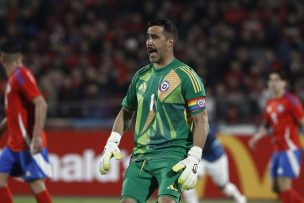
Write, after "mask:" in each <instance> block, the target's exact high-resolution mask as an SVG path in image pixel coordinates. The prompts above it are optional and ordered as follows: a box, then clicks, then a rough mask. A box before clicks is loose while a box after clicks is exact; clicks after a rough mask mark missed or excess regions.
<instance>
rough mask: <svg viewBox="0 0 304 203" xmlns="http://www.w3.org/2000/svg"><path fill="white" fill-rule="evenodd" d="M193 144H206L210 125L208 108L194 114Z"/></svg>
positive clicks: (200, 145) (201, 145) (199, 145)
mask: <svg viewBox="0 0 304 203" xmlns="http://www.w3.org/2000/svg"><path fill="white" fill-rule="evenodd" d="M192 120H193V124H194V127H193V146H197V147H200V148H202V147H203V146H204V145H205V142H206V139H207V135H208V131H209V125H208V114H207V111H206V110H203V111H202V112H200V113H198V114H196V115H193V116H192Z"/></svg>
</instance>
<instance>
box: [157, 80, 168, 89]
mask: <svg viewBox="0 0 304 203" xmlns="http://www.w3.org/2000/svg"><path fill="white" fill-rule="evenodd" d="M169 87H170V84H169V82H168V81H167V80H164V81H163V82H162V83H161V84H160V86H159V90H160V91H161V92H165V91H167V90H168V89H169Z"/></svg>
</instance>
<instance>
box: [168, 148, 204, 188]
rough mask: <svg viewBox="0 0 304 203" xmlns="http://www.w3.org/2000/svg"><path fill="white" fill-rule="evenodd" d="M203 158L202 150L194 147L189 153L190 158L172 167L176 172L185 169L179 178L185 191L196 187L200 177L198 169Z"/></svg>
mask: <svg viewBox="0 0 304 203" xmlns="http://www.w3.org/2000/svg"><path fill="white" fill-rule="evenodd" d="M201 158H202V148H200V147H197V146H193V147H192V148H191V149H190V150H189V152H188V157H187V158H186V159H184V160H181V161H180V162H178V163H177V164H175V165H174V166H173V167H172V170H173V171H175V172H178V171H180V170H182V169H184V171H183V172H182V174H181V175H180V176H179V178H178V183H179V184H181V185H182V189H183V190H190V189H193V188H194V187H195V185H196V182H197V176H198V175H197V168H198V164H199V162H200V160H201Z"/></svg>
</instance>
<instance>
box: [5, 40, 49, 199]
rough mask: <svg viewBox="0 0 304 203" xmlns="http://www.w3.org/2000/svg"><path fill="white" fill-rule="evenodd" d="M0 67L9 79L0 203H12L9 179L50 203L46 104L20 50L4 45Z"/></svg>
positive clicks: (13, 43)
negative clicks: (24, 184) (17, 179)
mask: <svg viewBox="0 0 304 203" xmlns="http://www.w3.org/2000/svg"><path fill="white" fill-rule="evenodd" d="M0 51H1V63H2V65H3V67H4V69H5V72H6V74H7V76H8V82H7V85H6V90H5V111H6V117H5V118H4V119H3V121H2V123H1V126H0V133H1V134H0V136H2V134H3V132H7V133H8V141H7V146H6V147H4V149H3V150H2V152H1V154H0V203H12V202H13V200H12V194H11V192H10V190H9V188H8V186H7V179H8V177H9V176H10V175H11V176H21V177H22V178H23V180H24V181H26V182H28V183H29V185H30V187H31V189H32V192H33V194H34V195H35V197H36V200H37V202H38V203H51V202H52V201H51V198H50V194H49V193H48V190H47V188H46V186H45V183H44V179H45V178H46V177H47V176H50V175H51V168H50V165H49V162H48V153H47V148H46V136H45V132H44V131H43V128H44V124H45V119H46V112H47V104H46V102H45V100H44V99H43V97H42V96H41V94H40V91H39V89H38V87H37V84H36V81H35V78H34V77H33V75H32V73H31V72H30V71H29V70H28V69H27V68H26V67H25V66H24V65H23V64H22V54H21V49H20V46H19V45H18V44H17V43H15V42H13V41H10V42H6V43H4V44H3V45H2V46H1V50H0Z"/></svg>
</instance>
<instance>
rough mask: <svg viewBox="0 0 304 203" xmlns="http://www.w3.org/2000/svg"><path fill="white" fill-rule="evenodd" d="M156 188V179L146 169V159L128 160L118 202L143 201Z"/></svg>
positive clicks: (131, 202) (142, 202)
mask: <svg viewBox="0 0 304 203" xmlns="http://www.w3.org/2000/svg"><path fill="white" fill-rule="evenodd" d="M156 188H157V181H156V179H155V178H153V176H152V175H151V174H150V172H149V170H148V169H147V161H139V162H135V161H130V164H129V166H128V169H127V171H126V174H125V177H124V181H123V185H122V192H121V197H120V199H121V200H120V203H135V202H137V203H144V202H146V200H147V199H148V198H149V197H150V196H151V195H152V194H153V192H154V191H155V189H156Z"/></svg>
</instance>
